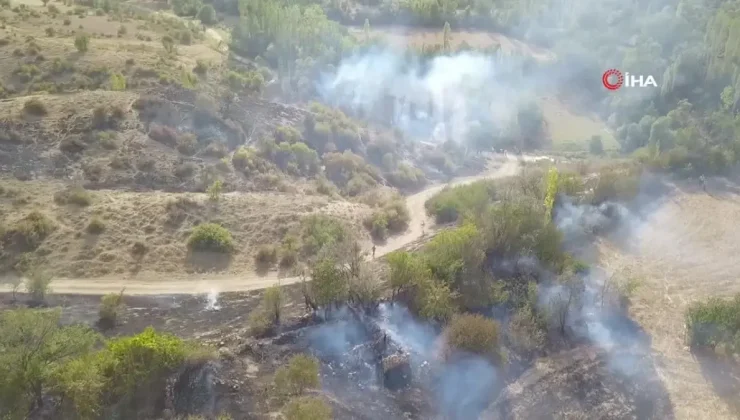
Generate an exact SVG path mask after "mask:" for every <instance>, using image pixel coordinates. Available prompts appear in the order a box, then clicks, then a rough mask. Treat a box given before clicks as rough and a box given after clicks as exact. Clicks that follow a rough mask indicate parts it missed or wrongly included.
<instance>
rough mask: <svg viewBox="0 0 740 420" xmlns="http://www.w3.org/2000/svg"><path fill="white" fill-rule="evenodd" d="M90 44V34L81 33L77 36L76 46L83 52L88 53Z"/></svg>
mask: <svg viewBox="0 0 740 420" xmlns="http://www.w3.org/2000/svg"><path fill="white" fill-rule="evenodd" d="M89 46H90V36H89V35H88V34H84V33H83V34H79V35H77V36H76V37H75V48H77V51H79V52H81V53H86V52H87V50H88V48H89Z"/></svg>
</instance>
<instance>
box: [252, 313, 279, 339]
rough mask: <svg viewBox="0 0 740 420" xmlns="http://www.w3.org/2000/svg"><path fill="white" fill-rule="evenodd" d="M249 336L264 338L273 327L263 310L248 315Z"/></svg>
mask: <svg viewBox="0 0 740 420" xmlns="http://www.w3.org/2000/svg"><path fill="white" fill-rule="evenodd" d="M247 325H248V326H249V334H251V335H252V336H254V337H264V336H265V335H267V334H268V333H269V332H270V331H272V328H273V327H274V326H275V324H274V323H273V322H272V320H271V319H270V316H269V315H268V314H267V312H266V311H265V309H264V308H259V309H257V310H255V311H253V312H252V313H251V314H249V318H248V319H247Z"/></svg>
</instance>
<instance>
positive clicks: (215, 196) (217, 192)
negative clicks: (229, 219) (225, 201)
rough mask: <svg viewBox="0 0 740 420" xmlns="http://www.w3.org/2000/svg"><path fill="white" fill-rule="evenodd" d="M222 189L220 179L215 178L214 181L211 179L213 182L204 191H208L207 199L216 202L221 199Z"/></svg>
mask: <svg viewBox="0 0 740 420" xmlns="http://www.w3.org/2000/svg"><path fill="white" fill-rule="evenodd" d="M223 189H224V183H223V181H221V180H220V179H217V180H216V181H213V184H211V186H210V187H208V190H207V191H206V193H208V199H209V200H211V201H213V202H216V201H218V200H220V199H221V193H222V192H223Z"/></svg>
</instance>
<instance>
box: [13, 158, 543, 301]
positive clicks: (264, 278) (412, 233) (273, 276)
mask: <svg viewBox="0 0 740 420" xmlns="http://www.w3.org/2000/svg"><path fill="white" fill-rule="evenodd" d="M532 159H534V158H532ZM497 161H498V164H492V165H491V166H492V167H491V169H489V170H487V171H486V172H484V173H482V174H480V175H477V176H473V177H466V178H459V179H456V180H453V181H452V182H450V184H452V185H461V184H467V183H470V182H474V181H477V180H481V179H486V178H499V177H506V176H512V175H515V174H516V173H517V171H518V168H519V163H518V161H517V160H516V159H514V158H513V157H502V156H499V157H498V158H497ZM445 185H446V184H445ZM445 185H439V184H438V185H433V186H431V187H429V188H427V189H425V190H423V191H421V192H419V193H416V194H414V195H411V196H409V197H407V199H406V202H407V205H408V208H409V213H410V215H411V221H410V223H409V228H408V230H407V231H406V232H404V233H403V234H401V235H398V236H395V237H392V238H390V239H389V240H388V242H387V243H386V244H384V245H382V246H379V247H377V249H376V253H375V257H376V258H380V257H382V256H384V255H386V254H388V253H390V252H393V251H395V250H397V249H401V248H403V247H404V246H407V245H409V244H411V243H413V242H415V241H417V240H419V239H420V237H421V236H422V222H424V223H425V225H426V226H427V232H426V233H427V234H433V233H434V232H433V230H430V229H429V227H431V226H432V225H433V223H432V220H430V219H429V218H428V217H427V215H426V211H425V209H424V203H425V202H426V200H427V199H429V198H430V197H432V196H433V195H434V194H436V193H437V192H439V191H440V190H441V189H443V188H444V187H445ZM370 258H372V257H370ZM278 281H279V282H280V284H284V285H285V284H292V283H297V282H299V281H301V278H300V277H283V278H279V277H278V274H277V273H275V272H270V273H268V274H266V275H258V274H257V273H245V274H244V275H239V276H234V275H218V274H208V275H199V276H187V277H170V278H168V277H164V276H163V275H162V274H152V275H147V274H144V273H141V274H139V275H138V276H135V277H133V276H109V277H101V278H84V279H82V278H79V279H78V278H56V279H55V280H54V282H53V283H52V286H51V288H52V290H53V292H54V293H62V294H77V295H101V294H106V293H114V292H119V291H120V290H121V289H123V288H125V289H126V294H127V295H165V294H201V293H209V292H236V291H249V290H259V289H264V288H266V287H269V286H271V285H273V284H275V283H276V282H278ZM4 290H8V287H7V286H6V285H0V291H4Z"/></svg>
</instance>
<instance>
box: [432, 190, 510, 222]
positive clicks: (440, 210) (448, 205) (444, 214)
mask: <svg viewBox="0 0 740 420" xmlns="http://www.w3.org/2000/svg"><path fill="white" fill-rule="evenodd" d="M495 198H496V189H495V187H494V184H493V183H492V182H490V181H478V182H475V183H472V184H470V185H462V186H457V187H452V188H448V187H446V188H445V189H443V190H442V191H440V192H439V193H437V194H436V195H435V196H434V197H432V198H430V199H429V200H427V202H426V203H425V204H424V207H425V208H426V210H427V214H429V215H430V216H434V218H435V220H436V222H437V223H451V222H455V221H457V220H458V219H459V218H460V217H461V216H465V215H467V216H477V215H481V214H482V213H483V212H484V211H485V209H486V208H487V207H488V206H489V205H490V204H491V203H492V202H493V200H495Z"/></svg>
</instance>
